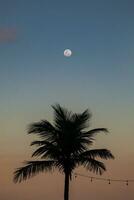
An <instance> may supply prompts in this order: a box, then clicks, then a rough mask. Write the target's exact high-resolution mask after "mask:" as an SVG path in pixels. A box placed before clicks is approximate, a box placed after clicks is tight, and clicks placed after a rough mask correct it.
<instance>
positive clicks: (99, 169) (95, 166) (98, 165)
mask: <svg viewBox="0 0 134 200" xmlns="http://www.w3.org/2000/svg"><path fill="white" fill-rule="evenodd" d="M78 164H79V165H80V164H81V165H83V166H84V167H85V168H86V169H87V170H89V171H92V172H93V173H96V174H100V175H101V174H102V173H103V172H104V171H106V167H105V165H104V163H102V162H100V161H98V160H95V159H92V158H84V157H81V159H80V160H79V162H78Z"/></svg>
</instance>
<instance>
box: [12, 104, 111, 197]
mask: <svg viewBox="0 0 134 200" xmlns="http://www.w3.org/2000/svg"><path fill="white" fill-rule="evenodd" d="M52 108H53V109H54V124H53V125H52V124H51V123H50V122H48V121H47V120H42V121H40V122H36V123H32V124H31V125H30V126H29V127H28V133H29V134H31V133H32V134H37V135H38V136H39V137H40V140H37V141H33V142H32V143H31V145H34V146H36V147H37V149H36V150H35V151H34V153H33V154H32V157H40V160H36V161H35V160H33V161H27V162H26V164H25V166H23V167H21V168H18V169H17V170H16V171H15V172H14V182H15V183H16V182H21V181H23V180H26V179H28V178H30V177H32V176H34V175H36V174H38V173H39V172H44V171H46V172H47V171H53V170H54V169H58V170H59V171H60V172H61V173H63V174H64V176H65V181H64V200H68V199H69V181H70V180H71V177H72V174H73V171H74V169H75V168H76V167H78V166H81V165H82V166H84V167H85V168H86V169H87V170H89V171H92V172H95V173H96V174H97V173H99V174H100V175H101V174H102V172H103V171H106V167H105V165H104V163H103V162H100V161H98V160H97V159H96V158H98V157H99V158H101V159H113V158H114V156H113V155H112V153H111V152H110V151H109V150H107V149H90V146H91V145H92V143H93V141H94V136H95V135H96V134H97V133H99V132H106V133H107V132H108V130H107V129H106V128H97V129H93V130H89V131H87V128H88V126H89V124H88V122H89V120H90V118H91V113H90V112H89V111H88V110H85V111H84V112H83V113H81V114H77V113H72V112H69V111H68V110H67V109H65V108H63V107H61V106H60V105H59V104H56V105H54V106H52Z"/></svg>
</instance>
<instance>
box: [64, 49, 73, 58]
mask: <svg viewBox="0 0 134 200" xmlns="http://www.w3.org/2000/svg"><path fill="white" fill-rule="evenodd" d="M71 55H72V51H71V50H70V49H65V50H64V56H66V57H70V56H71Z"/></svg>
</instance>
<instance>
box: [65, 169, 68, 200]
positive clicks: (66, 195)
mask: <svg viewBox="0 0 134 200" xmlns="http://www.w3.org/2000/svg"><path fill="white" fill-rule="evenodd" d="M64 200H69V173H68V172H65V185H64Z"/></svg>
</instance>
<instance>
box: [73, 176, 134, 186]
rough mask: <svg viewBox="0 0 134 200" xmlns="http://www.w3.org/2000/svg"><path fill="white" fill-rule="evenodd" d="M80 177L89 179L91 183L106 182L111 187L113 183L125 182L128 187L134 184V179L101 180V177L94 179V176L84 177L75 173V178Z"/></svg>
mask: <svg viewBox="0 0 134 200" xmlns="http://www.w3.org/2000/svg"><path fill="white" fill-rule="evenodd" d="M78 176H80V177H83V178H89V179H90V181H91V182H93V180H99V181H106V182H108V184H109V185H110V184H111V182H123V183H125V184H126V186H128V184H129V183H130V182H134V179H129V180H125V179H112V178H110V179H107V178H99V177H95V176H94V177H93V176H88V175H84V174H80V173H74V177H75V178H76V177H78Z"/></svg>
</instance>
